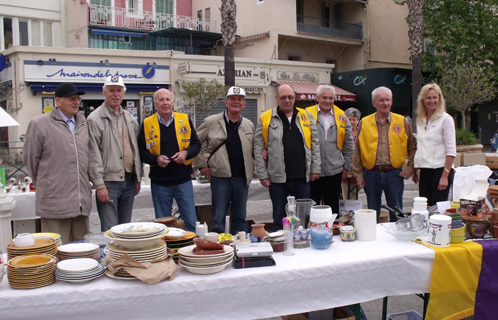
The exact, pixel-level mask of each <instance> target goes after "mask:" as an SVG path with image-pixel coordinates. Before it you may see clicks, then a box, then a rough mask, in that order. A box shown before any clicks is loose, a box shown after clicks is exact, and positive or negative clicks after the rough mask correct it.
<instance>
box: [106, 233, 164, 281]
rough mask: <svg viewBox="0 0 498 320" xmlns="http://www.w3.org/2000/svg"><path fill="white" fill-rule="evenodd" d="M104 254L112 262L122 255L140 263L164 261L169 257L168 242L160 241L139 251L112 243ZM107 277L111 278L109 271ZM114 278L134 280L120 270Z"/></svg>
mask: <svg viewBox="0 0 498 320" xmlns="http://www.w3.org/2000/svg"><path fill="white" fill-rule="evenodd" d="M104 253H105V254H106V256H108V257H109V259H110V262H113V261H115V260H117V259H119V258H120V257H121V256H122V255H124V254H128V255H129V256H130V257H132V258H133V259H135V260H137V261H138V262H149V261H152V260H154V259H163V258H165V257H166V256H167V255H168V249H167V247H166V242H164V241H160V242H159V243H158V244H156V245H154V246H151V247H148V248H144V249H139V250H126V249H123V248H121V247H120V246H117V245H115V244H114V243H110V244H109V245H108V246H107V247H106V248H105V249H104ZM106 275H109V276H111V274H110V272H109V271H106ZM113 278H118V279H119V278H133V276H132V275H130V274H128V273H127V272H126V271H124V270H119V271H118V272H117V273H116V274H115V275H114V276H113Z"/></svg>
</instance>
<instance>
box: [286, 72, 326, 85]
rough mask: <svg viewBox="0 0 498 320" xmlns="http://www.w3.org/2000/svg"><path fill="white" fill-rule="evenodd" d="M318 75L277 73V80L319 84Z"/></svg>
mask: <svg viewBox="0 0 498 320" xmlns="http://www.w3.org/2000/svg"><path fill="white" fill-rule="evenodd" d="M319 79H320V76H319V74H318V73H307V72H288V71H277V80H284V81H285V80H292V81H307V82H318V80H319Z"/></svg>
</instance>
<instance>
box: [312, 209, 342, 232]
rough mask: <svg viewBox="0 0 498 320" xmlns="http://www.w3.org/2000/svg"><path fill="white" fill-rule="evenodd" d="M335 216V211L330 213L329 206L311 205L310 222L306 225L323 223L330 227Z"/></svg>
mask: <svg viewBox="0 0 498 320" xmlns="http://www.w3.org/2000/svg"><path fill="white" fill-rule="evenodd" d="M336 217H337V213H334V214H332V208H331V207H330V206H324V205H319V206H313V207H311V210H310V222H309V224H308V227H313V226H317V225H325V226H327V227H329V228H332V225H333V224H334V221H335V218H336Z"/></svg>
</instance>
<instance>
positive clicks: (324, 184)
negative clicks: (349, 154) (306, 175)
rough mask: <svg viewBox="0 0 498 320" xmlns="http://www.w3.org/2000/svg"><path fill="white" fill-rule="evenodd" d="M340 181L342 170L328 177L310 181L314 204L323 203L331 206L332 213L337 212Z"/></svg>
mask: <svg viewBox="0 0 498 320" xmlns="http://www.w3.org/2000/svg"><path fill="white" fill-rule="evenodd" d="M341 182H342V172H341V173H338V174H336V175H333V176H329V177H320V179H318V180H315V181H313V182H312V183H311V199H313V201H315V202H316V204H325V205H327V206H330V207H332V211H333V212H334V213H339V195H340V194H341V191H342V186H341Z"/></svg>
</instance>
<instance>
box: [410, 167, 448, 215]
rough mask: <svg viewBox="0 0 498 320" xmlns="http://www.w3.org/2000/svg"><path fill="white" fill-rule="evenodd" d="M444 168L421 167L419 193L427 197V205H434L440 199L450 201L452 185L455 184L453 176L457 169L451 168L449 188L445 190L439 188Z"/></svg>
mask: <svg viewBox="0 0 498 320" xmlns="http://www.w3.org/2000/svg"><path fill="white" fill-rule="evenodd" d="M443 171H444V167H443V168H436V169H424V168H422V169H420V182H419V187H418V188H419V189H418V190H419V191H418V194H419V195H420V196H421V197H426V198H427V205H429V206H433V205H435V204H436V202H439V201H448V195H449V193H450V187H451V185H452V184H453V177H454V176H455V170H453V169H451V171H450V173H449V174H448V188H446V189H444V190H441V191H440V190H438V189H437V187H438V186H439V179H441V176H442V175H443Z"/></svg>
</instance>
